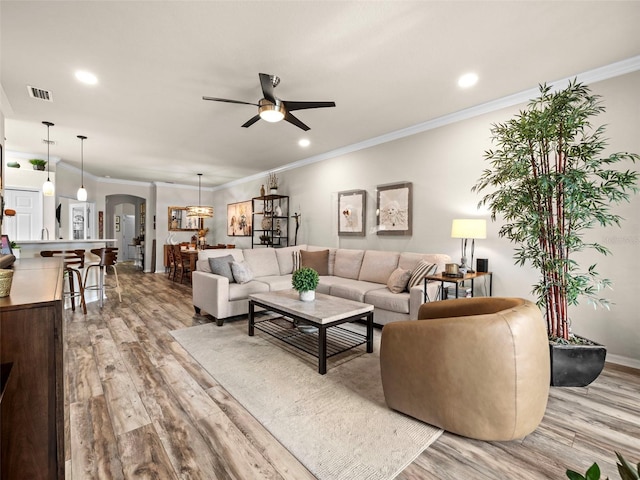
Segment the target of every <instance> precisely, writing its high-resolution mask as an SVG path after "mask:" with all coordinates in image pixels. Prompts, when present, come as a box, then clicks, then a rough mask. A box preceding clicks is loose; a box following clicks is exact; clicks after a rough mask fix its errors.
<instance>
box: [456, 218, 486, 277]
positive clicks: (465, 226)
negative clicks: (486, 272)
mask: <svg viewBox="0 0 640 480" xmlns="http://www.w3.org/2000/svg"><path fill="white" fill-rule="evenodd" d="M451 238H460V239H461V244H460V250H461V255H462V257H461V258H460V271H462V273H473V272H474V271H475V270H473V268H472V267H471V266H469V264H467V240H469V239H471V264H470V265H473V250H474V248H475V240H476V238H487V221H486V220H484V219H481V218H458V219H455V220H453V223H452V224H451Z"/></svg>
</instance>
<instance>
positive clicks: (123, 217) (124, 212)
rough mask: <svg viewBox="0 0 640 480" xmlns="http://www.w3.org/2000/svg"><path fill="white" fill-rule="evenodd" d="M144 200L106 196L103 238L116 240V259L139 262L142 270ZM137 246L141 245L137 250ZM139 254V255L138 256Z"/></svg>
mask: <svg viewBox="0 0 640 480" xmlns="http://www.w3.org/2000/svg"><path fill="white" fill-rule="evenodd" d="M145 212H146V199H145V198H142V197H138V196H135V195H122V194H117V195H107V196H106V197H105V218H104V234H105V238H115V239H117V240H118V246H119V251H120V254H119V255H118V258H119V259H121V260H123V261H126V260H133V261H135V262H139V265H140V267H141V268H142V269H143V270H144V266H145V265H144V263H145V262H144V258H145V256H146V255H144V251H145V249H146V245H145V233H146V225H145V217H144V216H145ZM137 245H142V249H138V248H137ZM140 252H141V255H140Z"/></svg>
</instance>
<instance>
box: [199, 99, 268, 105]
mask: <svg viewBox="0 0 640 480" xmlns="http://www.w3.org/2000/svg"><path fill="white" fill-rule="evenodd" d="M202 99H203V100H212V101H214V102H225V103H239V104H240V105H255V106H256V107H257V106H258V104H257V103H251V102H243V101H241V100H229V99H228V98H217V97H202Z"/></svg>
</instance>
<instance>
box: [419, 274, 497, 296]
mask: <svg viewBox="0 0 640 480" xmlns="http://www.w3.org/2000/svg"><path fill="white" fill-rule="evenodd" d="M487 275H488V276H489V296H490V297H491V296H492V294H493V272H474V273H466V274H465V275H464V276H463V277H452V276H449V275H444V274H442V273H438V274H436V275H427V276H425V277H424V301H425V303H426V302H428V301H429V297H428V296H427V283H428V282H440V300H444V298H445V297H444V284H445V283H455V285H456V298H458V287H459V286H460V284H461V283H463V282H465V281H466V280H470V281H471V296H472V297H473V283H474V280H475V279H476V278H482V277H485V276H487Z"/></svg>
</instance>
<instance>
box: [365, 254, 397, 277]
mask: <svg viewBox="0 0 640 480" xmlns="http://www.w3.org/2000/svg"><path fill="white" fill-rule="evenodd" d="M399 258H400V253H398V252H385V251H380V250H367V251H366V252H365V253H364V258H363V259H362V266H361V267H360V274H359V275H358V280H363V281H365V282H374V283H382V284H383V285H384V284H386V283H387V280H389V276H390V275H391V273H392V272H393V271H394V270H395V269H396V268H397V267H398V259H399Z"/></svg>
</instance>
